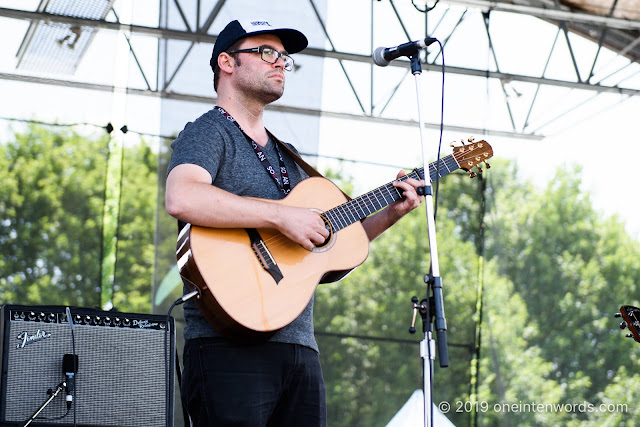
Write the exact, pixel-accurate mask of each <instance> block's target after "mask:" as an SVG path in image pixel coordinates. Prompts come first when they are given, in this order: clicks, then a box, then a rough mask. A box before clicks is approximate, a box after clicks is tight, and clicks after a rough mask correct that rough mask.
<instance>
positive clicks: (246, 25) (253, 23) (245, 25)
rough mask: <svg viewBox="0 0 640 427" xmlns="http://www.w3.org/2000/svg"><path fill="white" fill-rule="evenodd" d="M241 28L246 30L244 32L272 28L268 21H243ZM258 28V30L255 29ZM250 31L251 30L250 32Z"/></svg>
mask: <svg viewBox="0 0 640 427" xmlns="http://www.w3.org/2000/svg"><path fill="white" fill-rule="evenodd" d="M241 24H242V27H243V28H245V29H246V31H252V30H259V29H260V28H259V27H269V28H273V27H272V25H271V24H269V21H257V20H256V21H245V22H242V23H241ZM256 27H258V28H256ZM250 29H251V30H250Z"/></svg>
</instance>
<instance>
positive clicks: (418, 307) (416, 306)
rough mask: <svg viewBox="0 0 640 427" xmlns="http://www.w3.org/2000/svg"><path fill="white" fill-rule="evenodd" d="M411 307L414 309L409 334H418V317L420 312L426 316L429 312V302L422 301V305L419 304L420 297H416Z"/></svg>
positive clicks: (412, 299) (412, 300) (413, 298)
mask: <svg viewBox="0 0 640 427" xmlns="http://www.w3.org/2000/svg"><path fill="white" fill-rule="evenodd" d="M411 306H412V307H413V318H412V319H411V326H410V327H409V333H410V334H415V333H416V317H417V315H418V310H419V311H420V313H422V314H424V313H426V311H427V301H426V300H422V301H420V304H418V297H416V296H414V297H412V298H411Z"/></svg>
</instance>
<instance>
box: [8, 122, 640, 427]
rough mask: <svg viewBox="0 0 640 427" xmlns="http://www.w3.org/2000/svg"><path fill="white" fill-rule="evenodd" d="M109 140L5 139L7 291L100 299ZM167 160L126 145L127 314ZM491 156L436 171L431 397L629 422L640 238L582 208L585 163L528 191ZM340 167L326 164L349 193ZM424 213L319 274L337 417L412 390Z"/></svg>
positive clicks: (549, 416)
mask: <svg viewBox="0 0 640 427" xmlns="http://www.w3.org/2000/svg"><path fill="white" fill-rule="evenodd" d="M108 142H109V140H108V137H107V136H104V135H101V136H98V137H83V136H81V135H79V134H77V133H75V132H73V131H68V130H56V131H51V130H50V129H48V128H43V127H38V126H33V127H30V128H29V129H28V130H27V131H26V132H23V133H17V134H16V135H15V139H14V140H12V141H7V142H4V143H2V144H0V163H1V164H0V182H2V185H1V186H0V300H1V301H2V303H3V304H8V303H12V304H24V305H32V304H33V305H36V304H38V305H39V304H56V305H57V304H64V305H78V306H88V307H98V306H99V304H100V283H101V281H100V280H101V276H100V275H101V271H100V269H101V265H102V260H103V258H104V257H105V256H107V255H108V254H104V253H102V252H101V251H102V248H103V244H102V243H103V242H102V239H103V234H104V233H103V214H104V212H105V194H107V192H106V191H105V177H106V176H107V172H106V168H107V160H108V155H109V153H108ZM165 154H166V153H165ZM165 157H166V156H165ZM165 157H160V158H159V157H158V155H157V154H156V153H154V151H153V150H152V149H151V148H150V147H149V146H148V145H147V144H146V143H145V142H144V141H140V142H139V143H135V144H131V145H129V146H127V147H125V148H124V157H123V159H124V165H123V168H124V171H125V173H124V174H123V178H124V179H123V182H122V191H121V195H122V196H121V198H120V199H119V201H118V202H119V207H120V209H119V212H120V214H119V216H118V227H117V238H118V240H117V246H116V249H117V251H116V252H117V253H116V261H115V262H116V264H115V265H116V268H115V279H114V280H115V289H116V292H115V296H114V303H115V306H116V308H117V309H119V310H121V311H135V312H144V311H149V309H150V306H151V293H152V278H153V276H154V270H153V269H154V265H155V268H156V271H157V272H159V273H158V274H156V276H157V277H156V282H160V281H161V280H162V279H163V277H165V274H166V273H167V272H168V271H169V270H170V268H171V266H173V265H175V259H174V258H173V257H174V244H175V221H173V220H172V219H170V218H169V217H168V216H167V215H166V214H165V213H164V211H163V208H162V203H161V200H162V198H163V191H162V190H163V189H162V181H163V180H162V179H161V180H160V184H158V176H159V175H160V176H161V177H164V175H166V158H165ZM492 164H493V167H492V169H491V170H490V171H488V172H487V173H486V175H485V176H484V178H482V179H479V178H476V179H474V180H469V179H468V178H467V176H466V174H462V173H460V174H458V173H453V174H450V175H448V176H446V177H444V178H443V179H441V180H440V181H441V183H440V188H439V191H438V193H437V195H438V199H437V202H438V203H437V207H438V209H437V223H436V230H437V246H438V247H437V249H438V255H439V257H438V260H439V267H440V276H441V278H442V283H443V296H444V309H445V315H446V321H447V340H448V353H449V354H448V356H449V366H448V367H446V368H441V367H440V366H439V362H440V358H439V356H438V357H436V359H435V362H434V381H433V384H434V393H433V396H434V400H435V402H436V403H439V402H448V403H449V404H450V408H451V410H450V412H449V413H447V416H448V417H449V419H451V420H452V421H453V422H454V423H455V424H456V425H457V426H472V425H473V426H475V425H479V426H529V425H567V426H578V425H594V426H595V425H604V426H614V425H615V426H618V425H624V426H631V425H635V423H636V422H635V421H634V420H636V419H637V418H638V416H640V412H638V411H639V409H638V408H637V407H636V405H634V402H635V401H637V400H638V397H640V396H638V393H639V392H638V390H640V388H639V387H638V384H640V376H639V375H636V374H635V371H636V369H635V368H636V366H637V364H638V362H639V360H638V352H637V351H634V350H635V348H634V344H635V343H634V342H633V341H625V339H624V337H623V335H624V332H621V331H620V330H619V329H618V321H616V320H614V319H613V318H612V314H613V313H615V312H616V311H617V310H618V308H619V307H620V305H623V304H626V305H640V304H639V303H640V297H639V296H638V295H639V289H638V286H639V285H638V283H640V266H639V265H638V263H637V259H638V258H640V243H639V242H637V241H635V240H633V239H631V238H630V237H629V236H628V235H627V233H626V232H625V230H624V224H622V223H621V222H620V221H619V220H618V219H617V218H616V217H610V218H604V217H603V216H602V215H601V213H600V212H598V211H597V210H596V209H594V207H593V206H592V203H591V201H590V199H589V197H588V194H587V193H586V192H585V191H584V190H583V189H582V188H581V179H580V173H581V172H580V170H579V169H573V168H567V169H565V170H559V171H558V172H557V174H556V176H555V177H554V178H553V179H552V180H550V182H549V184H548V185H547V187H546V188H543V189H538V188H535V187H533V186H532V185H531V184H530V183H528V182H523V181H522V180H520V179H519V178H518V174H517V169H516V166H515V165H514V164H512V163H509V162H506V161H500V160H496V161H494V162H492ZM345 169H346V168H344V167H343V166H340V167H339V168H338V169H337V170H329V171H327V173H326V175H327V176H328V177H330V178H332V179H333V180H334V181H335V182H337V183H338V184H339V185H340V187H341V188H343V189H344V190H345V191H346V192H347V193H350V192H351V190H352V188H353V186H352V185H351V183H350V177H349V176H346V175H345ZM159 201H160V202H159ZM158 206H160V208H158ZM158 209H160V211H158ZM156 224H158V227H159V228H160V231H159V232H158V233H156V234H154V227H155V226H156ZM426 224H427V220H426V215H425V209H424V205H423V207H422V208H421V209H417V210H416V211H414V212H412V213H411V214H410V215H408V216H407V217H406V218H404V219H403V220H402V221H400V222H399V223H398V224H397V225H395V226H394V227H393V229H392V230H390V231H389V232H387V233H384V234H383V235H382V236H381V237H379V238H378V239H377V240H376V241H375V242H373V243H372V244H371V247H370V255H369V259H368V260H367V261H366V262H365V263H364V264H363V265H362V266H360V267H359V268H357V269H356V270H355V271H354V272H352V273H351V274H350V275H349V276H347V277H346V278H345V279H344V280H342V281H340V282H337V283H332V284H323V285H320V286H319V287H318V290H317V292H316V306H315V311H316V313H315V324H316V330H317V333H318V342H319V344H320V349H321V354H320V356H321V359H322V362H323V369H324V377H325V380H326V384H327V398H328V408H329V424H330V425H332V426H359V425H362V426H378V425H385V424H386V423H387V422H388V421H389V420H390V419H391V418H392V417H393V416H394V414H395V413H396V412H397V411H398V409H399V408H400V407H401V406H402V405H403V404H404V403H405V401H406V400H407V399H408V398H409V396H411V394H412V393H413V391H414V390H416V389H419V388H421V387H422V383H423V380H422V365H423V360H422V359H421V357H420V341H421V340H422V339H423V334H422V333H421V330H420V329H421V327H420V326H421V325H420V316H418V325H416V326H417V329H418V333H417V334H416V335H410V334H408V332H407V330H408V327H409V324H410V321H411V316H412V305H411V297H412V296H414V295H415V296H417V297H418V298H419V299H420V300H422V299H424V298H425V297H426V295H427V286H426V284H425V282H424V277H425V275H426V274H427V273H428V272H429V270H430V266H431V263H430V257H431V254H430V248H429V244H428V240H429V239H428V237H429V236H428V233H427V227H426ZM156 285H157V283H156ZM614 289H615V290H614ZM176 292H179V290H176ZM166 303H170V301H168V299H167V301H164V302H163V304H166ZM476 366H477V369H476ZM465 402H467V403H468V405H466V406H465V405H464V404H465ZM474 405H475V406H474ZM532 405H542V407H539V406H532ZM581 405H582V406H581ZM601 405H605V406H601ZM474 408H475V409H476V410H475V411H474V410H472V409H474ZM470 409H471V410H470ZM534 409H535V410H534Z"/></svg>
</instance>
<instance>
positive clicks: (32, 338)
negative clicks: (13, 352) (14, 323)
mask: <svg viewBox="0 0 640 427" xmlns="http://www.w3.org/2000/svg"><path fill="white" fill-rule="evenodd" d="M50 336H51V334H50V333H49V332H47V331H41V330H40V329H38V330H37V331H36V333H35V334H34V335H30V334H29V332H27V331H24V332H22V333H21V334H20V335H18V336H17V338H18V340H20V344H18V345H17V346H16V348H25V347H26V346H27V345H28V344H32V343H34V342H37V341H41V340H43V339H45V338H49V337H50Z"/></svg>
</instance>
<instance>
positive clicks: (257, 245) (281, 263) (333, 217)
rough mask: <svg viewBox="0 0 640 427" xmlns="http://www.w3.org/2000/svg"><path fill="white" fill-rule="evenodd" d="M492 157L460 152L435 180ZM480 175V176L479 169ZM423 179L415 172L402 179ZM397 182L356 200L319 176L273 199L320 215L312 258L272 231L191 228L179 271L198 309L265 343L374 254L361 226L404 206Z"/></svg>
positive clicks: (226, 330) (483, 146)
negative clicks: (324, 232) (323, 231)
mask: <svg viewBox="0 0 640 427" xmlns="http://www.w3.org/2000/svg"><path fill="white" fill-rule="evenodd" d="M492 156H493V150H492V148H491V146H490V145H489V144H488V143H487V142H486V141H478V142H472V143H470V144H467V145H462V146H459V147H454V149H453V154H451V155H449V156H446V157H444V158H442V159H441V160H440V161H439V165H438V164H437V162H434V163H432V164H430V165H429V176H430V177H431V180H432V181H435V180H436V179H438V178H440V177H442V176H445V175H447V174H449V173H451V172H453V171H455V170H457V169H464V170H465V171H467V172H469V174H470V176H471V177H473V176H475V172H471V171H470V169H471V168H473V167H476V166H478V165H479V163H481V162H484V163H485V164H486V167H490V165H489V164H488V163H487V162H486V160H487V159H489V158H490V157H492ZM478 169H479V171H480V172H482V169H480V167H479V166H478ZM409 177H411V178H415V179H422V178H423V177H424V169H423V168H420V169H416V170H414V171H412V172H411V173H409V174H407V175H405V176H404V177H402V178H401V179H407V178H409ZM401 197H402V194H401V192H400V190H398V189H397V188H396V187H394V186H393V185H392V182H390V183H387V184H385V185H383V186H380V187H378V188H376V189H375V190H372V191H370V192H368V193H366V194H363V195H361V196H359V197H357V198H354V199H352V200H347V198H346V197H345V195H344V194H343V193H342V191H340V189H338V187H336V186H335V185H334V184H333V183H332V182H331V181H329V180H327V179H324V178H321V177H311V178H306V179H304V180H302V181H301V182H299V183H298V184H297V185H296V186H295V187H294V188H293V190H292V191H291V192H290V193H289V195H287V196H286V197H285V198H284V199H281V200H267V201H268V202H272V203H280V204H283V205H287V206H295V207H306V208H309V209H311V210H313V211H316V212H317V213H318V214H319V215H320V216H321V217H322V218H323V220H324V222H325V226H326V228H327V229H328V230H329V233H330V235H329V237H328V239H327V240H326V241H325V242H324V243H323V244H322V245H319V246H318V247H316V248H315V249H313V250H312V251H308V250H306V249H304V248H303V247H302V246H300V245H299V244H297V243H295V242H293V241H292V240H290V239H288V238H287V237H285V236H284V235H282V234H280V233H279V232H277V231H276V230H272V229H218V228H206V227H199V226H194V225H190V224H188V225H187V226H185V227H184V228H183V229H182V231H181V232H180V234H179V236H178V242H177V252H176V253H177V258H178V269H179V271H180V275H181V276H182V278H183V281H184V283H185V285H186V286H187V288H188V289H190V290H191V291H197V292H198V297H197V299H196V304H197V305H198V308H199V309H200V310H201V311H202V313H203V315H204V316H205V318H206V319H207V320H208V321H209V323H211V324H212V325H213V326H214V327H215V328H216V329H217V330H218V331H220V332H221V333H222V334H224V335H226V336H228V337H229V338H232V339H235V340H239V341H249V342H252V341H260V340H265V339H268V338H269V337H270V336H271V335H273V333H274V332H275V331H277V330H279V329H281V328H283V327H285V326H286V325H288V324H289V323H291V322H292V321H293V320H295V319H296V318H297V317H298V316H299V315H300V313H301V312H302V311H303V310H304V309H305V307H306V306H307V304H308V303H309V301H310V300H311V298H312V297H313V293H314V292H315V289H316V287H317V285H318V284H319V283H321V282H332V281H336V280H339V279H340V278H342V277H344V276H345V275H346V274H348V272H350V271H351V270H353V269H354V268H355V267H357V266H358V265H360V264H361V263H362V262H364V260H365V259H366V258H367V256H368V254H369V239H368V238H367V235H366V233H365V230H364V228H363V227H362V225H361V223H360V221H361V220H362V219H364V218H365V217H367V216H368V215H370V214H373V213H374V212H376V211H378V210H380V209H382V208H384V207H385V206H388V205H389V204H391V203H393V202H394V201H396V200H398V199H400V198H401Z"/></svg>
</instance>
